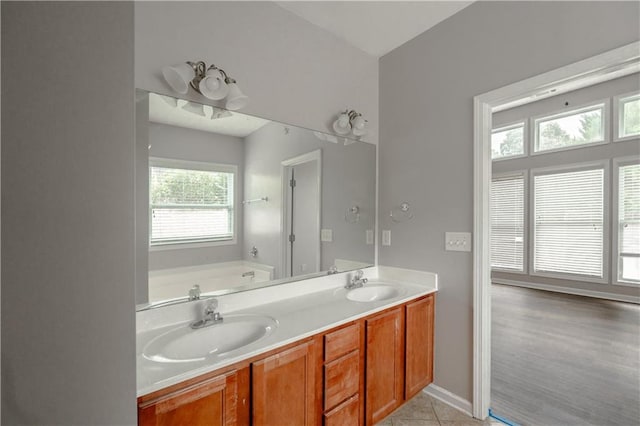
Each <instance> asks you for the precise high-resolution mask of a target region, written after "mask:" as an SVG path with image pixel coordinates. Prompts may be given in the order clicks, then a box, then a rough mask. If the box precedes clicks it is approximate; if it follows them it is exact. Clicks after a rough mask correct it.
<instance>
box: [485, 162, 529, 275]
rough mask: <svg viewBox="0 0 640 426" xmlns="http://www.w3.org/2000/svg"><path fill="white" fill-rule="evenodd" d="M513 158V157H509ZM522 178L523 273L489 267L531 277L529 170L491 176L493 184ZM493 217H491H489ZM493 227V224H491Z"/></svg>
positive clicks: (492, 269) (493, 269)
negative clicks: (499, 180)
mask: <svg viewBox="0 0 640 426" xmlns="http://www.w3.org/2000/svg"><path fill="white" fill-rule="evenodd" d="M509 158H512V157H509ZM520 176H522V179H523V183H522V191H523V194H522V203H523V217H522V271H515V270H513V269H506V268H494V267H493V266H491V265H489V267H490V269H491V271H492V272H493V271H496V272H506V273H509V274H518V275H529V253H530V251H529V173H528V170H527V169H521V170H514V171H509V172H504V173H494V174H493V175H492V176H491V183H493V180H494V179H509V178H513V177H520ZM489 204H491V194H489ZM489 217H491V215H489ZM489 225H491V223H489ZM489 243H491V226H489Z"/></svg>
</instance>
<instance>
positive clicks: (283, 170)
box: [280, 149, 322, 278]
mask: <svg viewBox="0 0 640 426" xmlns="http://www.w3.org/2000/svg"><path fill="white" fill-rule="evenodd" d="M312 161H315V162H316V176H317V179H318V182H317V184H318V211H317V217H316V223H317V224H318V227H317V228H318V229H317V230H316V231H317V232H316V235H317V237H318V250H317V252H316V272H320V269H321V266H322V263H321V253H322V242H321V241H320V230H321V229H322V218H321V217H322V216H321V212H322V150H321V149H316V150H315V151H309V152H307V153H306V154H302V155H298V156H297V157H292V158H289V159H286V160H283V161H282V162H281V163H280V176H281V179H282V206H281V207H282V210H281V211H282V214H281V215H280V229H281V230H282V231H283V232H281V234H282V237H281V254H282V257H281V259H282V262H281V268H282V269H281V273H282V277H284V278H291V275H288V274H289V272H287V266H289V256H287V253H288V247H289V245H288V244H287V243H288V238H289V234H288V233H287V232H284V230H285V228H286V227H287V222H288V214H289V210H288V202H289V200H288V197H287V192H288V186H289V178H288V176H289V173H288V169H289V168H290V167H292V166H297V165H298V164H304V163H309V162H312Z"/></svg>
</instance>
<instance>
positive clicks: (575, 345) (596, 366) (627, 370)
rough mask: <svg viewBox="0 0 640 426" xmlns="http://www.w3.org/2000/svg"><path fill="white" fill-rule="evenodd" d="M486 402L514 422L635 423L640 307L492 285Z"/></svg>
mask: <svg viewBox="0 0 640 426" xmlns="http://www.w3.org/2000/svg"><path fill="white" fill-rule="evenodd" d="M491 344H492V349H491V369H492V370H491V406H492V408H493V411H494V413H495V414H497V415H499V416H503V417H505V418H507V419H509V420H511V421H514V422H517V423H519V424H522V425H553V426H556V425H629V426H632V425H640V306H638V305H635V304H631V303H622V302H613V301H607V300H601V299H594V298H588V297H581V296H573V295H565V294H559V293H552V292H545V291H540V290H531V289H525V288H519V287H512V286H505V285H498V284H493V286H492V339H491Z"/></svg>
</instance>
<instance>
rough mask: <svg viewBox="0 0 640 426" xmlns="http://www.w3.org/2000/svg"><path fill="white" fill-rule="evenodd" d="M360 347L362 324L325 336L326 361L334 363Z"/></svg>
mask: <svg viewBox="0 0 640 426" xmlns="http://www.w3.org/2000/svg"><path fill="white" fill-rule="evenodd" d="M359 346H360V323H356V324H353V325H350V326H348V327H345V328H341V329H340V330H337V331H334V332H332V333H328V334H327V335H325V336H324V360H325V362H329V361H333V360H334V359H337V358H339V357H341V356H342V355H344V354H347V353H349V352H351V351H353V350H355V349H358V348H359Z"/></svg>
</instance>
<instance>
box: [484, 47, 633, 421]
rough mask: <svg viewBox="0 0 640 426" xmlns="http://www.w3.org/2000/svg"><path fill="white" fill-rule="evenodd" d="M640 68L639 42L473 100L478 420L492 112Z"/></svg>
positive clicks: (487, 357)
mask: <svg viewBox="0 0 640 426" xmlns="http://www.w3.org/2000/svg"><path fill="white" fill-rule="evenodd" d="M639 70H640V41H635V42H633V43H630V44H627V45H625V46H622V47H619V48H616V49H612V50H610V51H608V52H605V53H602V54H599V55H596V56H593V57H591V58H587V59H584V60H581V61H578V62H575V63H573V64H570V65H567V66H563V67H560V68H557V69H555V70H552V71H549V72H546V73H543V74H540V75H537V76H535V77H531V78H528V79H526V80H522V81H519V82H517V83H513V84H509V85H507V86H504V87H501V88H498V89H495V90H492V91H490V92H486V93H484V94H481V95H478V96H475V97H474V98H473V107H474V108H473V119H474V123H473V144H474V154H473V158H474V160H473V161H474V166H473V170H474V173H473V177H474V182H473V213H474V214H473V231H474V234H475V236H474V238H473V241H474V242H473V249H474V250H473V253H472V255H473V416H474V417H475V418H478V419H485V418H486V417H487V416H488V414H489V406H490V402H491V383H490V380H491V297H490V294H491V279H490V278H491V273H490V271H491V265H490V263H489V262H490V260H489V259H490V257H489V256H490V252H489V250H490V246H489V227H490V222H489V219H490V216H489V214H490V212H489V191H488V188H489V186H490V185H489V182H490V179H491V155H490V154H491V137H490V133H491V114H492V112H498V111H501V110H506V109H509V108H513V107H515V106H519V105H524V104H527V103H530V102H533V101H536V100H540V99H544V98H548V97H551V96H557V95H560V94H562V93H567V92H570V91H573V90H577V89H580V88H583V87H587V86H591V85H594V84H597V83H602V82H604V81H609V80H612V79H614V78H618V77H622V76H625V75H629V74H633V73H635V72H638V71H639Z"/></svg>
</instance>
